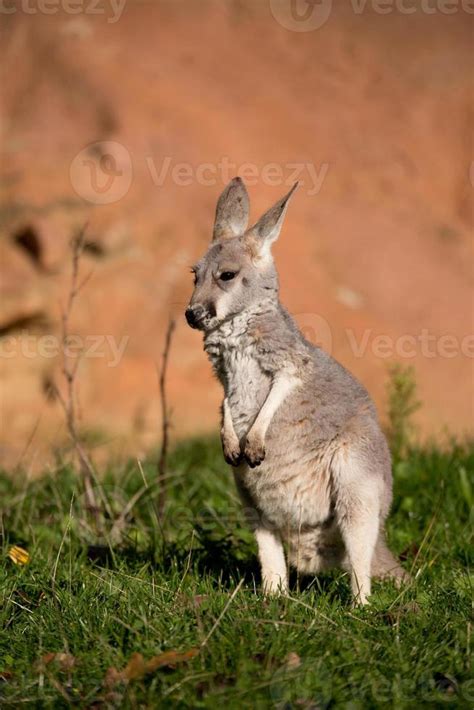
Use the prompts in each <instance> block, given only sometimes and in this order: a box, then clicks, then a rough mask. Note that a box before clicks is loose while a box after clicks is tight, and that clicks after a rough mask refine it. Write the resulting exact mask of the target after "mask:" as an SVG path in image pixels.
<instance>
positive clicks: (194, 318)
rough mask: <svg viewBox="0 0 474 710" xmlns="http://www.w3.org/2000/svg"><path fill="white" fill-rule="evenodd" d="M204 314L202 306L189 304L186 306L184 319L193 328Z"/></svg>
mask: <svg viewBox="0 0 474 710" xmlns="http://www.w3.org/2000/svg"><path fill="white" fill-rule="evenodd" d="M203 315H204V308H203V307H202V306H189V307H188V308H186V313H185V316H186V320H187V321H188V324H189V325H190V326H191V328H195V327H196V325H197V324H198V322H199V321H200V319H201V318H202V317H203Z"/></svg>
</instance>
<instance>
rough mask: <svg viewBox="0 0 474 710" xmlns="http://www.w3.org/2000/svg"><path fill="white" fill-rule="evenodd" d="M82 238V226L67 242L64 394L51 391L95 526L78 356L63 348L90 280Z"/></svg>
mask: <svg viewBox="0 0 474 710" xmlns="http://www.w3.org/2000/svg"><path fill="white" fill-rule="evenodd" d="M84 235H85V227H82V229H80V230H79V232H78V233H77V234H76V235H74V237H73V239H72V241H71V261H72V275H71V283H70V287H69V293H68V297H67V301H66V307H65V308H64V309H63V310H62V314H61V341H62V351H63V362H62V374H63V377H64V380H65V382H66V393H65V395H63V393H62V392H61V390H60V389H59V387H58V386H57V385H54V392H55V395H56V397H57V398H58V400H59V402H60V404H61V406H62V408H63V411H64V415H65V418H66V426H67V430H68V433H69V436H70V438H71V441H72V444H73V446H74V450H75V452H76V455H77V458H78V460H79V467H80V471H81V476H82V480H83V483H84V493H85V499H86V506H87V509H88V510H89V511H91V512H92V513H93V515H94V517H95V519H96V522H97V523H98V515H99V508H98V505H97V500H96V497H95V493H94V483H95V480H96V477H95V472H94V468H93V466H92V463H91V460H90V459H89V456H88V454H87V452H86V450H85V448H84V446H83V444H82V442H81V439H80V435H79V431H78V426H77V407H76V392H75V382H76V376H77V369H78V367H79V363H80V358H79V357H78V358H77V359H76V361H75V362H74V363H71V362H70V361H69V360H68V358H67V356H66V348H67V345H68V340H69V337H70V330H69V328H70V325H69V323H70V317H71V312H72V309H73V307H74V303H75V300H76V298H77V296H78V294H79V292H80V291H81V289H82V288H83V287H84V285H85V283H86V282H87V281H88V279H89V277H90V274H88V276H86V278H85V279H83V281H82V282H79V264H80V259H81V254H82V251H83V249H84V242H85V239H84Z"/></svg>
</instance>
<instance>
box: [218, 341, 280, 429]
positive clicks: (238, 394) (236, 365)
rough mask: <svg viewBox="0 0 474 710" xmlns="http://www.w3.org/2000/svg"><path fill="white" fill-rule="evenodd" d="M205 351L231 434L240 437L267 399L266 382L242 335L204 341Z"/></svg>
mask: <svg viewBox="0 0 474 710" xmlns="http://www.w3.org/2000/svg"><path fill="white" fill-rule="evenodd" d="M206 350H207V352H208V355H209V357H210V359H211V361H212V364H213V366H214V369H215V370H216V372H217V375H218V377H219V379H220V380H221V382H222V384H223V386H224V390H225V396H226V397H227V400H228V402H229V406H230V410H231V414H232V422H233V424H234V428H235V432H236V434H237V436H239V438H240V437H243V436H245V434H247V432H248V430H249V429H250V427H251V426H252V424H253V422H254V420H255V417H256V416H257V414H258V412H259V411H260V408H261V407H262V405H263V403H264V401H265V399H266V398H267V395H268V392H269V391H270V384H271V383H270V378H269V376H268V375H266V374H265V373H264V372H263V371H262V369H261V367H260V365H259V363H258V361H257V358H256V357H255V353H254V349H253V347H252V343H251V342H250V341H249V338H248V337H247V336H246V333H239V334H233V333H232V334H229V335H228V336H227V337H224V338H219V341H218V342H212V341H208V342H207V344H206Z"/></svg>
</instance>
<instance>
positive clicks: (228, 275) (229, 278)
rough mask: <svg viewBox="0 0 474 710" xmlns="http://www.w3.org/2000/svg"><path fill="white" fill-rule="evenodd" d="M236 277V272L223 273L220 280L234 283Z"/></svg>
mask: <svg viewBox="0 0 474 710" xmlns="http://www.w3.org/2000/svg"><path fill="white" fill-rule="evenodd" d="M236 275H237V273H236V272H235V271H223V272H222V274H221V275H220V277H219V278H220V280H221V281H232V279H233V278H235V276H236Z"/></svg>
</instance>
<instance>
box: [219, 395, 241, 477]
mask: <svg viewBox="0 0 474 710" xmlns="http://www.w3.org/2000/svg"><path fill="white" fill-rule="evenodd" d="M221 441H222V450H223V452H224V458H225V460H226V461H227V463H228V464H230V465H231V466H238V465H239V463H240V462H241V460H242V452H241V450H240V442H239V438H238V436H237V434H236V433H235V429H234V424H233V422H232V415H231V413H230V407H229V402H228V400H227V397H225V398H224V401H223V403H222V429H221Z"/></svg>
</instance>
